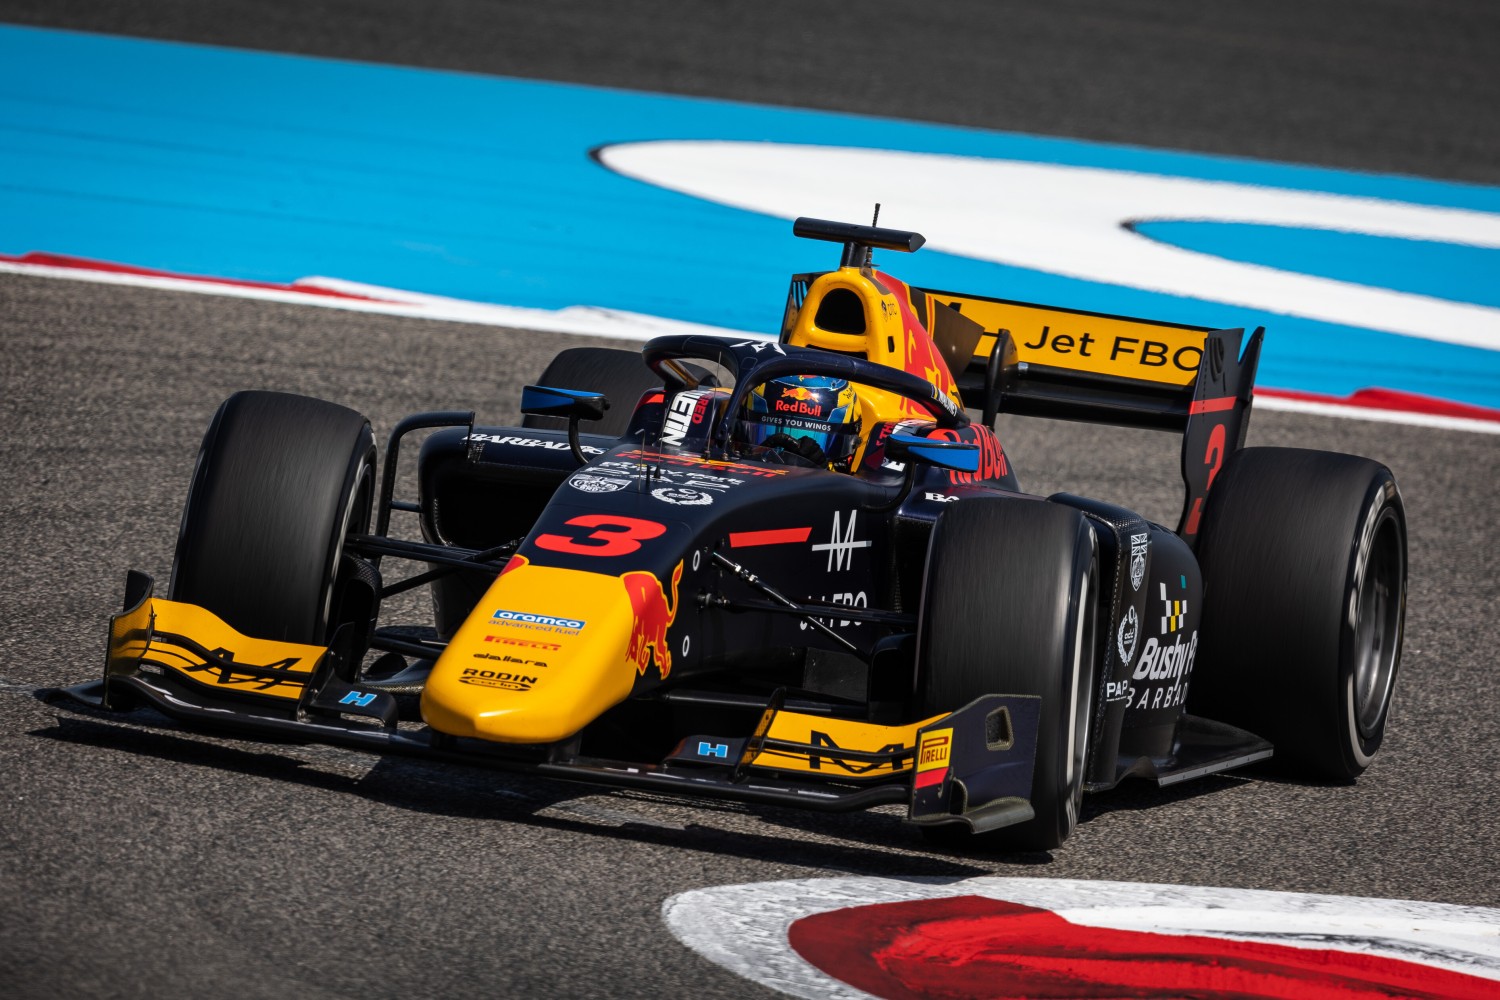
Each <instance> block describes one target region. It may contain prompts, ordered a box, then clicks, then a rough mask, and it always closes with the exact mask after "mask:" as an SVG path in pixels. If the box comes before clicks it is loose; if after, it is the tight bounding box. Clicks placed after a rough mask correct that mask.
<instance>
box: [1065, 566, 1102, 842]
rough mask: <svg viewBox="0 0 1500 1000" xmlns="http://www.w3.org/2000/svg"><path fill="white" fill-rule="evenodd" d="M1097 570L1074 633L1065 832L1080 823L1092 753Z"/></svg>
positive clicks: (1087, 581)
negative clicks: (1087, 765) (1085, 776)
mask: <svg viewBox="0 0 1500 1000" xmlns="http://www.w3.org/2000/svg"><path fill="white" fill-rule="evenodd" d="M1095 572H1096V568H1095V566H1094V565H1092V564H1091V565H1090V567H1089V572H1088V574H1087V575H1086V576H1084V578H1083V587H1082V588H1081V590H1080V592H1079V602H1078V609H1079V614H1078V631H1077V634H1076V635H1075V636H1074V646H1073V689H1072V692H1071V693H1072V699H1071V704H1072V706H1073V711H1072V713H1071V716H1070V718H1069V719H1068V751H1069V752H1068V768H1067V773H1066V774H1065V775H1064V776H1063V780H1064V781H1065V785H1064V792H1065V801H1066V802H1067V820H1066V822H1067V828H1066V829H1065V830H1064V831H1063V832H1064V833H1065V834H1066V833H1071V832H1072V830H1073V828H1074V827H1075V826H1077V825H1078V812H1079V807H1080V804H1081V802H1082V799H1083V768H1084V764H1085V758H1086V757H1087V756H1088V731H1089V717H1090V715H1091V710H1092V708H1093V704H1094V697H1093V695H1094V691H1093V677H1092V676H1091V675H1090V673H1091V672H1089V671H1087V670H1086V667H1087V666H1088V665H1089V664H1090V663H1091V662H1092V659H1093V655H1094V644H1095V641H1096V639H1097V635H1096V632H1097V629H1098V625H1099V623H1098V617H1099V616H1098V613H1097V610H1096V609H1095V607H1094V574H1095Z"/></svg>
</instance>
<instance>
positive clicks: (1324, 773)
mask: <svg viewBox="0 0 1500 1000" xmlns="http://www.w3.org/2000/svg"><path fill="white" fill-rule="evenodd" d="M1198 561H1199V563H1200V565H1201V566H1202V568H1203V590H1204V599H1203V617H1202V624H1201V635H1202V641H1201V644H1200V645H1199V648H1198V663H1199V664H1200V665H1201V668H1200V669H1199V670H1198V671H1196V672H1195V673H1194V675H1193V682H1192V686H1191V687H1190V688H1189V690H1188V703H1187V704H1188V711H1189V712H1192V713H1193V714H1194V715H1202V716H1206V717H1208V718H1211V719H1218V720H1221V721H1224V722H1228V723H1230V724H1232V725H1236V726H1239V727H1241V728H1243V729H1248V730H1250V731H1251V732H1253V733H1256V734H1258V735H1260V736H1263V737H1265V738H1266V739H1268V740H1270V741H1271V743H1272V745H1273V746H1274V747H1275V751H1276V752H1275V756H1274V757H1273V758H1272V760H1271V764H1272V766H1273V767H1275V768H1276V769H1277V770H1279V771H1281V772H1282V773H1284V774H1287V775H1289V776H1292V777H1296V778H1303V779H1306V778H1311V779H1320V780H1331V781H1337V782H1349V781H1353V780H1354V779H1355V778H1356V777H1358V776H1359V774H1360V773H1361V772H1362V771H1364V770H1365V768H1367V767H1368V766H1369V765H1370V761H1371V758H1372V757H1374V755H1375V751H1377V750H1378V749H1380V743H1381V740H1382V739H1384V737H1385V726H1386V720H1387V718H1388V716H1389V714H1390V705H1391V695H1392V693H1393V692H1394V690H1395V686H1396V673H1397V670H1398V668H1399V666H1400V662H1401V635H1402V628H1403V625H1404V621H1405V616H1406V513H1405V508H1404V507H1403V506H1402V503H1401V493H1400V491H1399V490H1398V489H1397V488H1396V481H1395V479H1394V478H1392V476H1391V473H1390V470H1389V469H1387V468H1385V467H1384V466H1382V465H1380V464H1378V463H1376V462H1372V461H1370V460H1369V459H1364V458H1356V457H1354V456H1352V455H1339V454H1333V453H1330V452H1321V451H1306V450H1302V449H1294V448H1247V449H1244V450H1243V451H1240V452H1238V453H1236V454H1235V455H1234V456H1233V457H1232V458H1231V459H1230V460H1229V462H1228V463H1227V464H1226V465H1225V467H1224V470H1223V471H1222V472H1221V473H1220V474H1219V481H1218V482H1216V483H1214V484H1213V486H1212V490H1211V492H1210V493H1209V500H1208V506H1207V509H1206V510H1205V512H1204V526H1203V530H1202V532H1201V534H1200V535H1199V537H1198Z"/></svg>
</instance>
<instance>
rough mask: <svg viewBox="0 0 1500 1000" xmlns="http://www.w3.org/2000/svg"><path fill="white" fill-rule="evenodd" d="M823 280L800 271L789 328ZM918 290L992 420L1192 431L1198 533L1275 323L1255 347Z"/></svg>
mask: <svg viewBox="0 0 1500 1000" xmlns="http://www.w3.org/2000/svg"><path fill="white" fill-rule="evenodd" d="M820 273H821V272H820ZM818 276H819V274H818V273H811V274H798V275H794V276H793V278H792V285H791V289H790V291H789V292H788V295H787V303H786V312H785V315H784V317H783V323H782V329H783V336H785V331H787V330H790V329H791V328H792V326H793V324H794V323H795V322H796V318H797V313H798V312H799V311H800V309H801V306H802V303H803V301H805V299H806V296H807V293H808V290H809V288H810V287H811V284H812V282H813V281H814V280H815V279H816V278H817V277H818ZM911 291H912V304H913V306H914V308H915V309H916V311H917V313H918V318H919V319H921V321H922V323H923V324H924V325H925V326H926V327H927V329H928V331H929V332H931V334H932V337H933V340H934V341H935V342H936V343H937V346H938V348H939V350H940V351H941V352H942V355H943V358H944V360H946V361H947V362H948V367H949V370H951V371H952V372H953V374H954V376H955V378H956V379H957V382H958V387H959V391H960V392H961V393H962V395H963V399H964V405H965V406H967V407H968V408H969V409H973V410H979V411H981V413H982V414H983V418H984V422H985V423H986V424H987V425H990V426H993V425H994V421H995V416H996V415H997V414H999V413H1011V414H1016V415H1020V416H1036V417H1051V418H1054V419H1063V420H1082V421H1089V422H1093V423H1109V424H1120V425H1124V426H1128V427H1149V428H1158V429H1161V430H1169V431H1176V432H1178V433H1180V434H1182V474H1183V483H1184V485H1185V486H1186V488H1187V497H1186V500H1185V502H1184V505H1183V511H1182V517H1181V520H1180V521H1179V523H1178V527H1177V533H1178V534H1179V535H1181V536H1182V537H1183V538H1184V539H1185V540H1187V541H1188V542H1189V543H1190V544H1191V543H1192V542H1194V541H1195V540H1196V537H1197V533H1198V522H1199V519H1200V517H1201V516H1202V513H1203V505H1204V503H1205V501H1206V500H1207V497H1208V489H1209V487H1210V486H1211V485H1212V483H1213V479H1214V476H1215V475H1216V474H1217V473H1218V471H1219V469H1220V468H1221V467H1222V466H1223V464H1224V461H1225V459H1227V458H1228V457H1229V455H1230V454H1232V453H1233V452H1235V451H1237V450H1238V449H1239V448H1240V447H1242V446H1243V444H1244V441H1245V431H1246V429H1247V427H1248V425H1249V417H1250V404H1251V398H1252V395H1253V392H1254V386H1255V372H1256V368H1257V366H1258V364H1259V361H1260V350H1261V343H1262V340H1263V337H1264V333H1265V331H1264V329H1257V330H1255V332H1254V333H1252V334H1251V335H1250V337H1249V340H1248V343H1246V342H1245V331H1244V330H1243V329H1239V330H1215V329H1213V328H1212V327H1203V326H1188V325H1185V324H1179V323H1162V322H1156V321H1152V320H1143V319H1134V318H1131V317H1127V316H1113V315H1109V314H1106V313H1096V312H1084V311H1080V310H1075V309H1061V308H1058V307H1055V306H1045V305H1038V304H1035V303H1030V302H1018V301H1013V300H1009V299H996V298H988V297H986V296H981V295H966V294H959V293H956V292H945V291H939V290H935V289H922V288H915V287H913V288H912V290H911ZM1242 345H1243V350H1242Z"/></svg>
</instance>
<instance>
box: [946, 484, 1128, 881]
mask: <svg viewBox="0 0 1500 1000" xmlns="http://www.w3.org/2000/svg"><path fill="white" fill-rule="evenodd" d="M1097 595H1098V568H1097V557H1096V545H1095V540H1094V533H1093V530H1092V529H1091V528H1090V527H1089V525H1088V522H1087V520H1086V519H1085V518H1084V516H1083V515H1082V514H1080V513H1079V512H1078V511H1076V510H1073V509H1072V508H1068V507H1061V506H1057V505H1055V504H1050V503H1042V502H1032V501H1024V500H969V501H961V502H959V503H956V504H954V505H952V506H951V507H949V508H948V509H946V510H944V511H943V514H942V516H941V517H940V518H939V519H938V522H937V524H936V525H935V526H934V527H933V531H932V541H931V543H930V545H929V547H928V554H927V571H926V582H925V586H924V596H923V602H922V615H921V622H920V623H919V625H918V637H919V638H918V642H919V646H918V648H919V651H920V652H919V656H920V660H921V664H922V666H921V669H920V682H919V684H920V691H919V692H918V705H919V707H920V710H921V714H922V717H924V718H925V717H928V716H931V715H936V714H939V713H944V712H953V711H957V710H958V709H960V708H962V707H963V706H965V705H967V704H968V703H969V702H971V701H973V700H974V699H975V698H978V697H980V696H981V695H986V694H1012V695H1040V696H1041V698H1042V714H1041V725H1040V729H1039V732H1038V736H1037V750H1036V766H1035V770H1034V772H1033V778H1032V791H1031V806H1032V809H1033V810H1034V811H1035V813H1036V817H1035V818H1034V819H1032V820H1030V821H1029V822H1026V823H1021V824H1017V825H1016V826H1011V827H1006V828H1004V829H1001V830H996V831H994V832H992V833H986V834H980V835H977V836H975V835H970V834H968V832H967V830H965V829H964V828H963V827H961V826H957V825H953V826H942V827H924V828H923V833H924V834H926V835H928V837H929V839H932V840H935V841H939V842H942V843H946V844H954V843H957V842H967V843H968V844H973V845H983V846H984V847H986V848H994V849H999V850H1025V851H1039V850H1052V849H1053V848H1056V847H1058V846H1060V845H1061V844H1062V842H1063V841H1064V840H1066V839H1067V838H1068V836H1069V835H1070V834H1071V833H1072V832H1073V829H1074V827H1075V826H1076V825H1077V823H1078V814H1079V808H1080V803H1081V799H1082V794H1083V775H1084V765H1085V757H1086V755H1087V751H1088V726H1089V718H1090V712H1091V706H1092V704H1093V691H1094V683H1095V677H1096V671H1097V662H1096V660H1097V656H1098V653H1097V650H1098V621H1099V614H1098V596H1097Z"/></svg>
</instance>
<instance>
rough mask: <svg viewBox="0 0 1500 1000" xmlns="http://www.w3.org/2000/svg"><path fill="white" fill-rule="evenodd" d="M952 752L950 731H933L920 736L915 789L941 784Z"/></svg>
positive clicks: (951, 733) (951, 731) (951, 734)
mask: <svg viewBox="0 0 1500 1000" xmlns="http://www.w3.org/2000/svg"><path fill="white" fill-rule="evenodd" d="M952 750H953V730H951V729H934V730H933V731H932V732H930V733H926V734H924V735H923V736H922V742H921V743H920V744H919V745H918V746H917V776H916V787H918V788H926V787H928V786H929V785H936V784H939V783H941V782H942V780H943V778H944V777H946V776H947V774H948V760H949V757H950V756H951V753H952Z"/></svg>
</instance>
